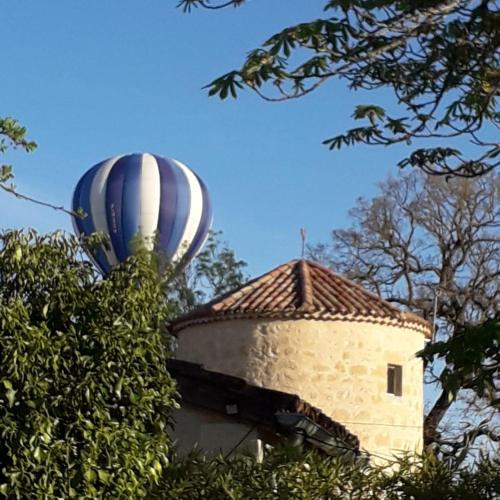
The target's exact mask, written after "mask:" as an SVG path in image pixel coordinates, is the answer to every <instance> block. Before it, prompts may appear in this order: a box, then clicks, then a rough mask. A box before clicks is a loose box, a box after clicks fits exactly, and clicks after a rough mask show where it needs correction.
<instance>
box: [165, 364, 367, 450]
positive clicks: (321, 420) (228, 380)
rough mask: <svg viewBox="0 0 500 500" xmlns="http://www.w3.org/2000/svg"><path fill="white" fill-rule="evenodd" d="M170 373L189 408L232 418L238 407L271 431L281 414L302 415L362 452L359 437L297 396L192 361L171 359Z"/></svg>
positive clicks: (242, 415)
mask: <svg viewBox="0 0 500 500" xmlns="http://www.w3.org/2000/svg"><path fill="white" fill-rule="evenodd" d="M167 369H168V371H169V372H170V374H171V376H172V377H173V378H174V379H175V380H176V381H177V385H178V390H179V393H180V395H181V398H182V400H184V401H185V402H186V403H188V404H192V405H194V406H200V407H202V408H205V409H207V410H212V411H215V412H218V413H224V414H225V415H228V413H227V408H226V405H227V404H228V402H230V403H231V404H237V405H238V414H237V417H238V418H240V419H242V420H245V421H249V422H252V423H254V424H260V425H263V426H266V427H268V428H276V424H277V421H276V414H278V413H283V412H285V413H300V414H302V415H304V416H305V417H307V418H309V419H310V420H311V421H312V422H314V423H315V424H317V425H318V426H320V427H322V428H323V429H324V430H325V431H327V432H328V433H329V434H331V435H332V436H334V437H335V438H336V439H337V440H339V441H340V442H342V443H344V445H345V447H346V448H349V449H353V450H356V449H359V439H358V438H357V436H356V435H354V434H353V433H352V432H350V431H349V430H348V429H347V428H346V427H345V426H344V425H342V424H340V423H339V422H336V421H335V420H332V419H331V418H330V417H328V416H327V415H325V414H324V413H323V412H322V411H321V410H320V409H319V408H316V407H314V406H312V405H310V404H309V403H307V402H306V401H304V400H303V399H301V398H300V397H299V396H298V395H296V394H290V393H287V392H282V391H278V390H275V389H266V388H264V387H258V386H256V385H252V384H249V383H247V382H246V381H245V380H244V379H242V378H239V377H234V376H232V375H226V374H224V373H220V372H213V371H209V370H205V369H204V368H203V367H202V366H201V365H199V364H196V363H191V362H189V361H183V360H177V359H170V360H168V361H167ZM229 415H230V414H229Z"/></svg>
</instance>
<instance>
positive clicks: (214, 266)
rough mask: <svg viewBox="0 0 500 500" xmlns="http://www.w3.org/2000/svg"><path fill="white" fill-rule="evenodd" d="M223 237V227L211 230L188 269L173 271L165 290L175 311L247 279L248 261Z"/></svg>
mask: <svg viewBox="0 0 500 500" xmlns="http://www.w3.org/2000/svg"><path fill="white" fill-rule="evenodd" d="M221 238H222V231H210V233H209V235H208V239H207V241H206V243H205V246H204V247H203V250H202V251H201V252H200V253H199V254H198V255H197V256H196V257H195V258H194V259H193V261H192V262H191V263H190V264H189V265H188V266H187V267H186V268H185V270H184V271H183V272H180V273H178V272H171V273H170V280H169V281H168V282H167V283H166V293H167V296H168V299H169V303H170V305H171V306H173V307H175V311H176V314H182V313H186V312H188V311H189V310H191V309H192V308H193V307H195V306H197V305H199V304H202V303H205V302H208V301H209V300H211V299H212V298H214V297H216V296H219V295H221V294H223V293H225V292H228V291H229V290H232V289H235V288H238V287H239V286H241V285H242V284H243V283H244V282H245V281H246V280H247V278H248V277H247V275H246V274H245V273H244V268H245V267H246V265H247V263H246V262H245V261H243V260H239V259H237V258H236V255H235V253H234V250H233V249H232V248H230V247H229V245H228V244H227V243H226V242H224V241H222V240H221ZM172 271H175V270H172Z"/></svg>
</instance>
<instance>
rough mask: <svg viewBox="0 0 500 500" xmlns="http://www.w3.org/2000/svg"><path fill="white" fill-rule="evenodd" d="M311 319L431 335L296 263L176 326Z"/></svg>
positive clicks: (364, 293) (309, 265)
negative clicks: (364, 323)
mask: <svg viewBox="0 0 500 500" xmlns="http://www.w3.org/2000/svg"><path fill="white" fill-rule="evenodd" d="M266 317H267V318H283V319H286V318H310V319H344V320H349V321H371V322H375V323H382V324H392V325H395V326H405V327H407V328H412V329H415V330H418V331H421V332H422V333H424V334H425V335H427V336H429V335H430V332H431V327H430V324H429V323H428V322H427V321H426V320H424V319H423V318H421V317H420V316H417V315H415V314H412V313H408V312H403V311H400V310H399V309H398V308H396V307H395V306H393V305H392V304H390V303H389V302H386V301H385V300H383V299H381V298H380V297H379V296H377V295H375V294H373V293H371V292H369V291H368V290H365V289H364V288H363V287H361V286H360V285H358V284H356V283H354V282H353V281H350V280H348V279H347V278H344V277H343V276H340V275H338V274H336V273H334V272H333V271H331V270H330V269H327V268H326V267H323V266H321V265H319V264H317V263H315V262H311V261H307V260H292V261H290V262H287V263H286V264H283V265H281V266H279V267H277V268H276V269H273V270H272V271H270V272H269V273H266V274H264V275H263V276H260V277H258V278H255V279H253V280H252V281H250V282H249V283H247V284H246V285H243V286H242V287H241V288H239V289H237V290H234V291H232V292H229V293H227V294H225V295H223V296H221V297H218V298H216V299H214V300H213V301H211V302H209V303H208V304H205V305H202V306H200V307H198V308H196V309H195V310H193V311H192V312H190V313H188V314H187V315H185V316H181V317H180V318H178V319H177V320H175V321H174V322H173V323H172V325H171V326H172V330H173V331H174V332H179V331H180V330H182V329H183V328H186V327H187V326H189V325H192V324H196V323H205V322H210V321H218V320H226V319H230V318H234V319H239V318H266Z"/></svg>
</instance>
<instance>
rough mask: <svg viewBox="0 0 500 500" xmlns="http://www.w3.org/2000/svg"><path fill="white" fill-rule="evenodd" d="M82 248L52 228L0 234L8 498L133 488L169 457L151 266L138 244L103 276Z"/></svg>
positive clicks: (1, 464)
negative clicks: (41, 231) (48, 232)
mask: <svg viewBox="0 0 500 500" xmlns="http://www.w3.org/2000/svg"><path fill="white" fill-rule="evenodd" d="M86 244H92V242H91V241H87V242H86ZM81 250H82V247H81V243H80V242H79V241H78V240H77V239H76V238H74V237H69V236H65V235H64V234H62V233H54V234H51V235H47V236H40V235H38V234H37V233H36V232H34V231H28V232H19V231H11V232H7V233H4V234H2V235H0V432H1V441H0V492H1V493H3V494H4V495H5V496H7V497H8V498H71V497H78V498H96V497H97V498H113V499H115V498H139V497H143V496H146V495H147V492H148V489H149V488H150V487H151V485H152V484H154V483H155V482H157V481H158V480H159V478H160V476H161V473H162V469H163V468H164V467H165V465H166V464H167V461H168V459H167V457H168V453H169V441H168V437H167V435H166V432H165V430H166V427H167V426H168V425H169V423H170V419H169V411H170V410H171V408H172V407H174V406H175V405H176V403H175V401H174V397H175V386H174V383H173V382H172V380H171V378H170V377H169V375H168V373H167V371H166V368H165V359H166V357H167V355H168V353H167V351H166V345H167V342H165V333H164V331H163V329H162V325H163V323H164V318H165V317H166V315H167V313H168V308H167V303H166V301H165V298H164V295H163V293H162V290H161V284H160V281H159V279H158V276H157V274H156V272H155V271H154V269H153V267H152V266H151V265H150V263H149V258H148V255H147V254H145V253H141V252H139V253H138V254H137V255H136V256H134V257H132V258H130V259H129V260H127V262H126V263H125V264H124V265H123V266H121V267H119V268H117V269H116V270H115V271H113V272H112V273H111V274H110V275H109V277H108V278H107V279H106V280H102V279H100V278H99V276H98V275H97V273H96V272H95V271H94V269H93V267H92V265H91V264H90V263H88V262H86V261H84V260H83V259H82V258H81V255H80V254H81Z"/></svg>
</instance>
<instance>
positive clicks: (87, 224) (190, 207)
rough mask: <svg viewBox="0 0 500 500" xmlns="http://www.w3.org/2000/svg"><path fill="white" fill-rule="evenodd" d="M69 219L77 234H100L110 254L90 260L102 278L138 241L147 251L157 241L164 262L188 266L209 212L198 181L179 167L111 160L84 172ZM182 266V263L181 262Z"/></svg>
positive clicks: (132, 158) (148, 157) (153, 159)
mask: <svg viewBox="0 0 500 500" xmlns="http://www.w3.org/2000/svg"><path fill="white" fill-rule="evenodd" d="M72 207H73V210H74V211H75V210H77V209H78V208H81V209H83V211H84V212H85V213H86V214H87V217H85V218H83V219H82V218H79V217H72V219H73V226H74V228H75V231H76V232H77V233H78V234H85V235H90V234H92V233H94V232H96V231H101V232H103V233H104V234H106V235H108V236H109V240H110V243H111V245H110V248H100V249H98V250H96V251H95V252H93V254H92V255H91V257H92V260H93V261H94V262H95V264H96V265H97V266H98V267H99V268H100V269H101V271H102V272H103V273H107V272H109V271H110V269H111V268H112V267H113V266H115V265H116V264H118V263H119V262H123V261H124V260H125V259H126V258H127V257H128V256H129V255H130V254H131V253H132V252H133V249H132V248H131V240H133V238H134V237H135V236H136V235H140V236H141V237H142V238H143V240H144V242H145V244H146V245H149V248H151V247H152V245H153V243H152V242H153V237H156V241H157V245H158V246H159V250H160V251H162V252H164V253H165V255H166V257H167V259H168V261H170V262H173V263H176V262H179V261H180V259H181V258H183V259H185V261H186V262H188V261H189V260H190V259H192V258H193V257H194V256H195V255H196V254H197V253H198V251H199V250H200V249H201V247H202V246H203V244H204V242H205V240H206V238H207V236H208V232H209V230H210V226H211V223H212V207H211V204H210V198H209V195H208V191H207V188H206V187H205V184H203V182H202V181H201V179H200V178H199V177H198V176H197V175H196V174H195V173H194V172H193V171H192V170H190V169H189V168H188V167H187V166H186V165H183V164H182V163H181V162H180V161H177V160H172V159H169V158H162V157H160V156H156V155H152V154H148V153H144V154H130V155H125V156H116V157H114V158H110V159H109V160H105V161H103V162H101V163H98V164H97V165H95V166H93V167H92V168H91V169H90V170H88V171H87V172H86V173H85V174H84V176H83V177H82V178H81V179H80V181H79V182H78V184H77V186H76V189H75V192H74V193H73V202H72ZM183 262H184V260H183Z"/></svg>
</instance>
